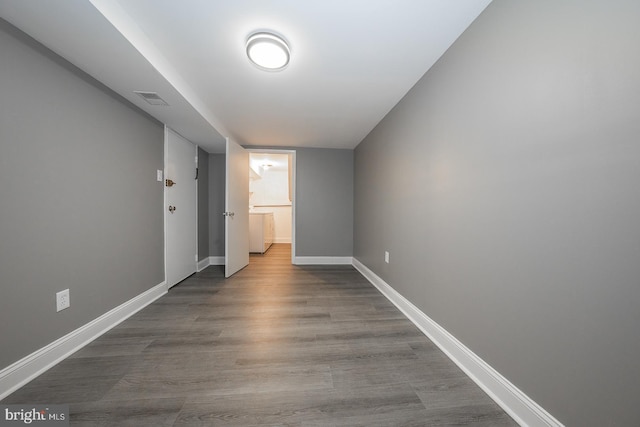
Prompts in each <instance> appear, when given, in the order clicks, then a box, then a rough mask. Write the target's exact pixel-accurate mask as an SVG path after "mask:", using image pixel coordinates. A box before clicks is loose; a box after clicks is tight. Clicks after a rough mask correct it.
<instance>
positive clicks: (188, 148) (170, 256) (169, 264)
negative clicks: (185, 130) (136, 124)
mask: <svg viewBox="0 0 640 427" xmlns="http://www.w3.org/2000/svg"><path fill="white" fill-rule="evenodd" d="M196 156H197V147H196V146H195V145H193V144H192V143H191V142H189V141H187V140H186V139H184V138H183V137H181V136H180V135H178V134H177V133H175V132H174V131H172V130H171V129H169V128H168V127H165V159H166V167H165V175H164V177H165V187H164V188H165V228H166V230H165V231H166V232H165V256H166V262H165V265H166V277H167V286H168V287H169V288H170V287H172V286H174V285H175V284H177V283H178V282H180V281H182V280H184V279H186V278H187V277H189V276H190V275H192V274H193V273H195V272H196V267H197V260H196V258H197V250H198V249H197V228H196V227H197V222H196V221H197V210H196V209H197V205H196V203H197V181H196Z"/></svg>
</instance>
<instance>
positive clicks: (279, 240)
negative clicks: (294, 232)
mask: <svg viewBox="0 0 640 427" xmlns="http://www.w3.org/2000/svg"><path fill="white" fill-rule="evenodd" d="M273 243H291V237H276V238H274V239H273Z"/></svg>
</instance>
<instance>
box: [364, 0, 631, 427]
mask: <svg viewBox="0 0 640 427" xmlns="http://www.w3.org/2000/svg"><path fill="white" fill-rule="evenodd" d="M639 16H640V2H637V1H635V0H634V1H612V2H594V1H589V2H584V1H577V0H576V1H562V2H558V1H557V0H544V1H542V0H541V1H535V2H533V1H532V2H526V1H507V0H495V1H494V2H493V3H492V4H491V5H490V6H489V7H488V8H487V10H486V11H485V12H484V13H483V14H482V15H481V16H480V17H479V18H478V19H477V20H476V22H475V23H474V24H473V25H472V26H471V27H470V28H469V29H468V30H467V31H466V32H465V33H464V34H463V35H462V37H461V38H460V39H459V40H458V41H457V42H456V43H455V44H454V45H453V46H452V47H451V48H450V49H449V51H448V52H447V53H446V54H445V55H444V57H443V58H442V59H441V60H440V61H439V62H438V63H437V64H436V66H435V67H434V68H433V69H432V70H431V71H429V72H428V73H427V74H426V75H425V76H424V77H423V78H422V79H421V80H420V81H419V83H418V84H417V85H416V86H415V87H414V88H413V89H412V90H411V91H410V93H409V94H408V95H407V96H406V97H405V98H404V99H403V100H402V101H401V102H400V103H399V104H398V105H397V106H396V107H395V108H394V109H393V110H392V111H391V112H390V114H389V115H388V116H387V117H386V118H385V119H384V120H383V121H382V122H381V123H380V124H379V125H378V126H377V127H376V128H375V129H374V131H373V132H372V133H371V134H370V135H369V136H368V137H367V138H366V139H365V140H364V141H363V142H362V143H361V144H360V145H359V146H358V147H357V149H356V155H355V170H356V176H355V194H356V197H355V257H356V258H357V259H358V260H360V261H362V262H363V263H364V264H366V265H367V266H368V267H369V268H371V269H372V270H373V271H374V272H375V273H376V274H378V275H379V276H381V277H382V278H383V279H384V280H385V281H387V282H388V283H389V284H390V285H392V286H393V287H394V288H395V289H396V290H397V291H398V292H400V293H401V294H402V295H404V296H405V297H406V298H408V299H409V300H410V301H411V302H413V303H414V304H415V305H417V306H418V307H419V308H420V309H422V310H423V311H424V312H425V313H426V314H427V315H428V316H430V317H431V318H432V319H434V320H435V321H436V322H438V323H439V324H440V325H442V326H443V327H444V328H446V329H447V330H448V331H449V332H451V333H452V334H453V335H454V336H456V337H457V338H458V339H459V340H461V341H462V342H463V343H464V344H465V345H467V346H468V347H469V348H471V350H473V351H474V352H475V353H476V354H478V355H479V356H480V357H482V358H483V359H484V360H485V361H487V362H488V363H489V364H490V365H491V366H493V367H494V368H496V369H497V370H498V371H499V372H500V373H502V374H503V375H504V376H506V377H507V378H508V379H509V380H510V381H512V382H513V383H514V384H515V385H516V386H518V387H519V388H521V389H522V390H523V391H524V392H525V393H526V394H528V395H529V396H530V397H531V398H533V399H534V400H535V401H537V402H538V403H539V404H540V405H542V406H543V407H544V408H545V409H547V410H548V411H549V412H550V413H551V414H553V415H554V416H555V417H556V418H558V419H559V420H560V421H561V422H563V423H565V424H566V425H568V426H603V425H620V426H622V425H635V424H637V422H638V419H640V406H638V402H637V399H638V396H640V364H639V363H638V354H640V340H639V339H638V337H639V336H640V335H639V334H638V330H639V327H640V309H638V302H639V301H640V286H639V283H640V227H639V226H638V218H640V192H639V190H638V182H640V161H639V159H640V144H639V143H638V142H639V141H640V121H639V120H638V117H640V103H639V101H638V99H639V98H640V78H638V76H640V49H639V48H638V46H640V25H638V17H639ZM385 250H389V251H390V252H391V263H390V264H385V263H384V251H385Z"/></svg>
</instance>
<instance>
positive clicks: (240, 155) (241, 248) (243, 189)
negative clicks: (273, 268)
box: [224, 138, 249, 277]
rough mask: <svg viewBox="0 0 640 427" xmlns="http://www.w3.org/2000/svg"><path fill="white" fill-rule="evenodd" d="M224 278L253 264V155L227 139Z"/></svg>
mask: <svg viewBox="0 0 640 427" xmlns="http://www.w3.org/2000/svg"><path fill="white" fill-rule="evenodd" d="M226 166H227V167H226V184H225V212H224V216H225V221H224V224H225V237H224V247H225V252H224V258H225V259H224V265H225V268H224V275H225V277H229V276H231V275H233V274H234V273H236V272H238V271H239V270H241V269H243V268H244V267H246V266H247V265H248V264H249V153H248V152H247V151H246V150H245V149H244V148H242V147H241V146H240V145H238V144H236V143H235V142H233V141H231V140H230V139H229V138H227V160H226Z"/></svg>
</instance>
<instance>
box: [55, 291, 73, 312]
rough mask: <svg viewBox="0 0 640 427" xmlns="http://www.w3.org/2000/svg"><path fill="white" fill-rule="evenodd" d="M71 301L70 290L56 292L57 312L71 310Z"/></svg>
mask: <svg viewBox="0 0 640 427" xmlns="http://www.w3.org/2000/svg"><path fill="white" fill-rule="evenodd" d="M70 305H71V301H70V300H69V289H65V290H64V291H60V292H56V311H62V310H64V309H65V308H69V306H70Z"/></svg>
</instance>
